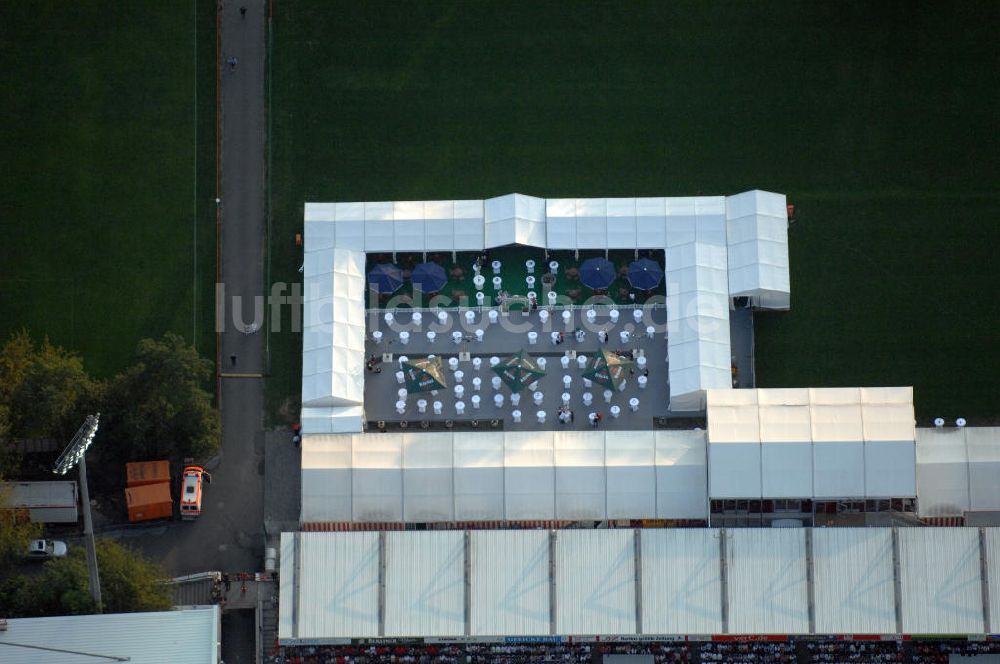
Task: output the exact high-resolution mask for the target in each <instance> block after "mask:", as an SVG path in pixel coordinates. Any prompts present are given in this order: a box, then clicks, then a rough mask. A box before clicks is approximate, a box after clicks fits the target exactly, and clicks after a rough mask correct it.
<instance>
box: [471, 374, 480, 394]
mask: <svg viewBox="0 0 1000 664" xmlns="http://www.w3.org/2000/svg"><path fill="white" fill-rule="evenodd" d="M482 386H483V379H482V378H480V377H479V376H476V377H475V378H473V379H472V391H473V392H478V391H479V388H481V387H482Z"/></svg>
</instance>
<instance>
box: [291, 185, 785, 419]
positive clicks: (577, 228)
mask: <svg viewBox="0 0 1000 664" xmlns="http://www.w3.org/2000/svg"><path fill="white" fill-rule="evenodd" d="M784 201H785V197H784V196H783V195H781V194H772V193H767V192H761V191H750V192H746V193H744V194H739V195H736V196H730V197H725V196H698V197H688V198H664V197H653V198H565V199H543V198H536V197H533V196H525V195H522V194H508V195H506V196H499V197H496V198H491V199H488V200H452V201H381V202H364V203H306V205H305V262H304V270H303V271H304V279H305V289H306V292H305V334H304V340H303V361H302V404H303V407H304V408H307V409H308V408H331V407H332V408H345V407H347V408H349V407H352V406H357V405H360V404H361V403H362V401H363V399H362V398H361V396H362V394H363V390H362V389H361V387H360V386H361V383H362V381H363V375H364V372H363V371H361V367H362V365H363V363H364V344H363V341H364V320H363V316H364V298H365V294H366V289H365V287H364V286H365V284H364V281H365V279H366V276H365V274H364V269H365V262H364V254H365V252H390V251H391V252H396V251H472V250H475V251H478V250H481V249H485V248H491V247H499V246H504V245H509V244H515V243H516V244H521V245H525V246H532V247H540V248H548V249H573V250H576V249H636V248H649V249H659V248H662V249H665V250H666V274H665V279H666V285H667V305H668V321H667V324H668V341H667V343H668V355H669V368H668V371H669V372H670V398H671V409H672V410H674V411H689V410H701V409H703V408H704V390H706V389H722V388H728V387H730V385H731V377H730V366H731V352H730V339H729V297H730V296H732V295H751V296H753V297H754V298H756V299H755V303H756V304H757V305H758V306H761V307H766V308H779V309H786V308H788V255H787V254H788V248H787V229H786V227H785V226H784V225H783V224H785V223H786V222H785V219H784V217H782V216H781V214H779V212H780V211H781V210H782V209H784ZM306 415H307V416H306ZM362 422H363V417H362V416H361V415H359V412H358V411H357V410H356V409H355V410H353V411H336V412H330V411H313V412H309V413H306V414H305V415H304V416H303V419H302V423H303V430H304V431H305V432H307V433H336V432H346V431H360V430H361V423H362Z"/></svg>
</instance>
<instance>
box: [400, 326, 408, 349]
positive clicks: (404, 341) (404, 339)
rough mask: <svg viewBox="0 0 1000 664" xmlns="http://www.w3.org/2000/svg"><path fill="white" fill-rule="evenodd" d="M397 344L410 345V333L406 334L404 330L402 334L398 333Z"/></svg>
mask: <svg viewBox="0 0 1000 664" xmlns="http://www.w3.org/2000/svg"><path fill="white" fill-rule="evenodd" d="M399 343H401V344H403V345H404V346H405V345H406V344H408V343H410V333H409V332H407V331H406V330H403V331H402V332H400V333H399Z"/></svg>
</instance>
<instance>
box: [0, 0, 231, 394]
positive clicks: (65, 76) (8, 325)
mask: <svg viewBox="0 0 1000 664" xmlns="http://www.w3.org/2000/svg"><path fill="white" fill-rule="evenodd" d="M214 59H215V5H214V3H213V2H211V1H210V0H207V1H206V0H178V1H177V2H168V3H150V2H125V3H113V4H108V3H106V2H96V1H95V0H85V1H83V2H64V1H61V0H32V1H31V2H6V3H4V10H3V19H2V20H0V88H2V89H3V91H4V103H3V104H2V106H0V155H2V162H3V164H4V172H5V175H4V176H3V177H0V200H2V201H3V214H2V215H0V231H2V234H3V240H2V242H0V302H2V303H3V316H2V318H0V336H2V337H3V338H6V336H7V335H8V334H9V333H10V332H11V331H13V330H17V329H20V328H22V327H25V328H27V329H28V330H30V331H31V332H32V334H33V335H35V336H36V337H41V336H43V335H47V336H48V337H49V338H50V339H51V340H52V341H53V342H55V343H57V344H60V345H62V346H65V347H67V348H69V349H73V350H76V351H79V352H80V353H81V354H82V356H83V358H84V362H85V366H86V367H87V368H88V369H89V370H90V371H91V372H92V373H94V374H95V375H98V376H108V375H110V374H112V373H114V372H115V371H117V370H119V369H121V368H123V367H124V366H125V365H126V364H127V363H128V362H129V360H130V359H131V358H132V355H133V353H134V351H135V347H136V343H137V342H138V341H139V339H141V338H143V337H158V336H160V335H162V334H163V333H164V332H166V331H167V330H173V331H175V332H178V333H180V334H182V335H183V336H184V337H185V338H187V339H188V340H192V339H193V340H194V341H195V342H196V345H197V346H198V349H199V350H200V351H201V352H202V354H204V355H206V356H209V357H212V358H214V357H215V342H214V334H213V327H214V318H213V313H212V312H213V307H214V302H213V290H214V286H213V284H214V282H215V218H214V208H215V205H214V198H215V67H214V65H213V62H214ZM196 236H197V242H196V241H195V240H196ZM196 258H197V261H196V260H195V259H196Z"/></svg>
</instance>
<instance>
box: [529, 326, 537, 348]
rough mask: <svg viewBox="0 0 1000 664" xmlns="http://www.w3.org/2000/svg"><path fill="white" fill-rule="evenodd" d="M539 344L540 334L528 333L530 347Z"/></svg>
mask: <svg viewBox="0 0 1000 664" xmlns="http://www.w3.org/2000/svg"><path fill="white" fill-rule="evenodd" d="M537 343H538V332H535V331H534V330H532V331H531V332H528V345H529V346H534V345H535V344H537Z"/></svg>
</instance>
